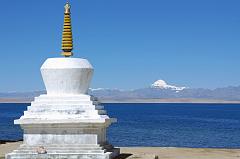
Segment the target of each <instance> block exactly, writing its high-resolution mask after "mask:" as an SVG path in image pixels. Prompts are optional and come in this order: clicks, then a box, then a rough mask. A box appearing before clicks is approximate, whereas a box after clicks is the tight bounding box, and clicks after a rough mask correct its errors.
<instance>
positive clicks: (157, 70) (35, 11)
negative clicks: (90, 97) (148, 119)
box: [0, 0, 240, 92]
mask: <svg viewBox="0 0 240 159" xmlns="http://www.w3.org/2000/svg"><path fill="white" fill-rule="evenodd" d="M0 2H1V9H0V15H1V25H0V35H1V37H0V46H1V58H0V66H1V67H0V77H1V78H0V92H4V91H31V90H43V89H44V85H43V82H42V79H41V75H40V71H39V68H40V66H41V64H42V63H43V62H44V60H46V59H47V58H49V57H59V56H60V52H61V50H60V47H61V31H62V24H63V6H64V4H65V0H41V1H40V0H7V1H6V0H5V1H3V0H1V1H0ZM70 2H71V4H72V24H73V36H74V46H75V48H74V53H75V57H83V58H87V59H88V60H89V61H90V62H91V63H92V65H93V66H94V67H95V74H94V77H93V81H92V85H91V87H93V88H97V87H105V88H122V89H132V88H142V87H147V86H149V85H150V83H152V82H153V81H155V80H157V79H164V80H166V81H167V82H169V83H170V84H176V85H179V86H188V87H192V88H199V87H203V88H216V87H224V86H229V85H234V86H238V85H240V9H239V7H240V1H239V0H181V1H180V0H118V1H117V0H71V1H70Z"/></svg>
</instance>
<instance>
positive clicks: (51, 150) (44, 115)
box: [6, 3, 119, 159]
mask: <svg viewBox="0 0 240 159" xmlns="http://www.w3.org/2000/svg"><path fill="white" fill-rule="evenodd" d="M64 15H65V18H64V30H63V44H62V50H63V53H62V54H63V55H64V56H65V57H63V58H49V59H47V60H46V61H45V62H44V64H43V65H42V67H41V73H42V77H43V81H44V84H45V86H46V90H47V94H43V95H40V96H39V97H35V99H34V101H33V102H31V106H28V108H27V111H25V112H24V115H23V116H22V117H21V118H20V119H18V120H15V121H14V123H15V124H19V125H20V126H21V128H22V129H23V130H24V135H23V144H22V145H21V146H20V147H19V148H18V149H17V150H14V151H13V152H12V153H9V154H7V155H6V158H7V159H38V158H41V159H60V158H61V159H112V158H113V157H115V156H117V155H118V154H119V149H117V148H113V146H111V145H109V144H108V142H107V138H106V131H107V128H108V126H109V125H110V124H111V123H113V122H115V121H116V119H113V118H109V117H108V116H107V114H106V111H105V110H103V106H101V105H100V103H99V102H98V101H97V99H96V98H95V97H92V96H90V95H88V94H87V92H88V88H89V84H90V81H91V78H92V75H93V67H92V65H91V64H90V63H89V62H88V60H86V59H81V58H71V57H70V56H72V52H71V51H72V46H73V45H72V32H71V18H70V5H69V4H68V3H67V4H66V6H65V14H64Z"/></svg>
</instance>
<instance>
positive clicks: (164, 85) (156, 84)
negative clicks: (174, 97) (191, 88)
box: [151, 80, 186, 92]
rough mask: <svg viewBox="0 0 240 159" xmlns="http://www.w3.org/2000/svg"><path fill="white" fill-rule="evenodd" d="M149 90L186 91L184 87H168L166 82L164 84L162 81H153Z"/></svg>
mask: <svg viewBox="0 0 240 159" xmlns="http://www.w3.org/2000/svg"><path fill="white" fill-rule="evenodd" d="M151 88H158V89H170V90H175V91H176V92H178V91H182V90H184V89H186V87H177V86H173V85H168V84H167V82H165V81H164V80H157V81H155V82H154V83H153V84H151Z"/></svg>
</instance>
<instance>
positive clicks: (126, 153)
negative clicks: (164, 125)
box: [0, 142, 240, 159]
mask: <svg viewBox="0 0 240 159" xmlns="http://www.w3.org/2000/svg"><path fill="white" fill-rule="evenodd" d="M21 143H22V142H13V143H6V144H0V159H2V158H3V157H4V155H5V154H6V153H9V152H11V151H13V150H14V149H16V148H17V147H18V146H19V145H20V144H21ZM157 156H158V158H159V159H240V149H208V148H175V147H121V155H120V156H119V157H118V158H117V159H154V158H157ZM1 157H2V158H1Z"/></svg>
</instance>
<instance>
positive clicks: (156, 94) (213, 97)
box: [0, 80, 240, 103]
mask: <svg viewBox="0 0 240 159" xmlns="http://www.w3.org/2000/svg"><path fill="white" fill-rule="evenodd" d="M44 93H45V91H35V92H9V93H0V102H29V101H31V100H33V98H34V97H36V96H38V95H40V94H44ZM89 94H91V95H94V96H96V97H98V98H99V99H100V100H101V101H103V102H216V103H218V102H219V103H222V102H230V103H234V102H236V103H240V86H237V87H233V86H229V87H224V88H217V89H202V88H197V89H191V88H188V87H177V86H173V85H168V84H167V83H166V82H165V81H163V80H158V81H156V82H154V83H153V84H151V85H150V86H149V87H148V88H140V89H134V90H120V89H107V88H98V89H89Z"/></svg>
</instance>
